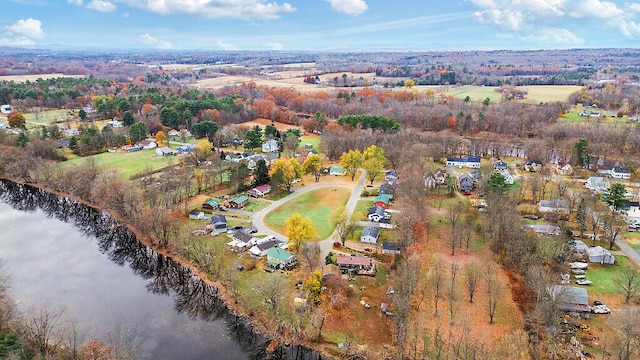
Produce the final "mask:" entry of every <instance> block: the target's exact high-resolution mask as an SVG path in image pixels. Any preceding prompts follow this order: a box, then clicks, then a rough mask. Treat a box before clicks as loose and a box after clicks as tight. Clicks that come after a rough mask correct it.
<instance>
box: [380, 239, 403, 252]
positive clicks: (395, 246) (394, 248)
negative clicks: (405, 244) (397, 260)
mask: <svg viewBox="0 0 640 360" xmlns="http://www.w3.org/2000/svg"><path fill="white" fill-rule="evenodd" d="M401 248H402V247H401V246H400V243H399V242H390V241H385V242H383V243H382V253H383V254H400V249H401Z"/></svg>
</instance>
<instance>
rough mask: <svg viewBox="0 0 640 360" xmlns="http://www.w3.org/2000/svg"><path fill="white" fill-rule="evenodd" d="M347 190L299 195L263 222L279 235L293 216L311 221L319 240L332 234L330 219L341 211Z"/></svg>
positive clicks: (346, 198)
mask: <svg viewBox="0 0 640 360" xmlns="http://www.w3.org/2000/svg"><path fill="white" fill-rule="evenodd" d="M348 199H349V190H347V189H344V188H322V189H318V190H315V191H311V192H308V193H306V194H303V195H300V196H298V197H296V198H294V199H292V200H291V201H288V202H287V203H285V204H284V205H282V206H280V207H278V208H277V209H275V210H274V211H272V212H270V213H269V214H267V216H266V217H265V222H266V223H267V224H268V225H269V226H270V227H272V228H273V229H274V230H276V231H277V232H279V233H282V234H285V233H286V225H285V223H286V221H287V219H288V218H290V217H291V216H292V215H294V214H301V215H302V217H304V218H307V219H309V220H311V222H312V223H313V225H314V226H315V228H316V231H317V232H318V237H319V238H320V239H326V238H327V237H329V235H331V233H332V232H333V225H332V224H331V219H332V218H333V217H334V215H335V214H338V213H340V212H341V211H343V209H344V207H345V205H346V204H347V200H348Z"/></svg>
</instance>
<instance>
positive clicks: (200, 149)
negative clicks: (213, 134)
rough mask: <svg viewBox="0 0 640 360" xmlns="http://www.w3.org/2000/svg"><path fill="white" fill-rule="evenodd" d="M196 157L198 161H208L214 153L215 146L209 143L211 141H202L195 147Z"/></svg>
mask: <svg viewBox="0 0 640 360" xmlns="http://www.w3.org/2000/svg"><path fill="white" fill-rule="evenodd" d="M194 150H195V155H196V156H197V158H198V159H206V158H207V156H209V154H211V152H212V151H213V145H212V144H211V143H210V142H209V140H206V139H205V140H200V141H198V143H197V144H196V147H195V149H194Z"/></svg>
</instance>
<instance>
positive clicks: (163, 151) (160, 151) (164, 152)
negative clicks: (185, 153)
mask: <svg viewBox="0 0 640 360" xmlns="http://www.w3.org/2000/svg"><path fill="white" fill-rule="evenodd" d="M171 155H174V152H173V150H171V149H170V148H169V147H168V146H163V147H159V148H156V156H171Z"/></svg>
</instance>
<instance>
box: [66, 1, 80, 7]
mask: <svg viewBox="0 0 640 360" xmlns="http://www.w3.org/2000/svg"><path fill="white" fill-rule="evenodd" d="M67 2H68V3H69V4H73V5H77V6H82V5H83V4H84V1H82V0H67Z"/></svg>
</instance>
